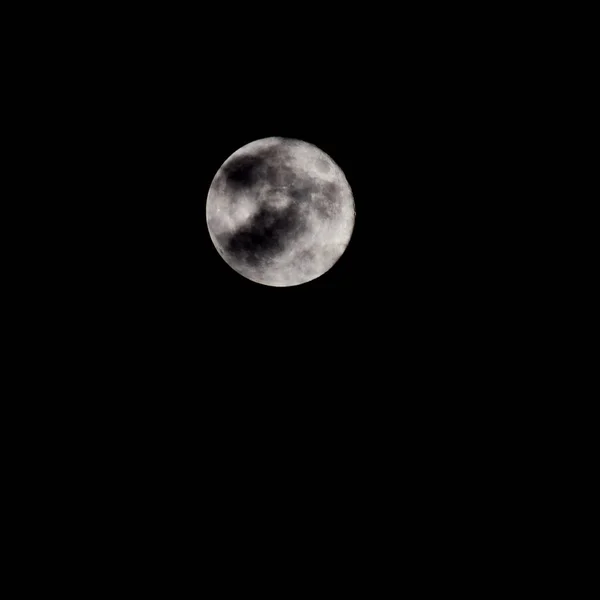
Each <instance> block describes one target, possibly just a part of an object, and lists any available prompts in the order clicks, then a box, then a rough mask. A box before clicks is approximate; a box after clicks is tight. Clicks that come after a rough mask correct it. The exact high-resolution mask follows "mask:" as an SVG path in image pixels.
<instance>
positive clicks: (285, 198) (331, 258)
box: [206, 137, 356, 287]
mask: <svg viewBox="0 0 600 600" xmlns="http://www.w3.org/2000/svg"><path fill="white" fill-rule="evenodd" d="M355 214H356V213H355V207H354V197H353V195H352V190H351V189H350V185H349V184H348V181H347V179H346V177H345V175H344V173H343V172H342V170H341V169H340V167H339V166H338V165H337V164H336V163H335V162H334V161H333V159H332V158H331V157H330V156H328V155H327V154H326V153H325V152H323V151H322V150H320V149H319V148H317V147H316V146H314V145H312V144H309V143H307V142H304V141H300V140H295V139H290V138H282V137H269V138H265V139H261V140H256V141H254V142H251V143H249V144H246V145H245V146H243V147H242V148H240V149H239V150H236V151H235V152H234V153H233V154H232V155H231V156H230V157H229V158H228V159H227V160H226V161H225V162H224V163H223V165H222V166H221V168H220V169H219V170H218V171H217V173H216V175H215V177H214V179H213V181H212V184H211V186H210V190H209V192H208V199H207V202H206V222H207V225H208V231H209V234H210V237H211V240H212V242H213V244H214V246H215V248H216V249H217V251H218V252H219V254H220V255H221V257H222V258H223V260H224V261H225V262H226V263H227V264H228V265H229V266H230V267H231V268H232V269H234V270H235V271H237V272H238V273H239V274H240V275H243V276H244V277H246V278H247V279H249V280H251V281H254V282H256V283H260V284H263V285H269V286H276V287H285V286H293V285H300V284H302V283H306V282H308V281H312V280H313V279H316V278H317V277H320V276H321V275H323V274H324V273H325V272H327V271H328V270H329V269H331V267H333V265H334V264H335V263H336V262H337V261H338V259H339V258H340V256H342V254H343V253H344V251H345V250H346V247H347V246H348V243H349V242H350V238H351V236H352V231H353V229H354V220H355Z"/></svg>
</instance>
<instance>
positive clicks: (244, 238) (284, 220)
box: [225, 205, 303, 265]
mask: <svg viewBox="0 0 600 600" xmlns="http://www.w3.org/2000/svg"><path fill="white" fill-rule="evenodd" d="M302 229H303V220H302V219H301V213H300V211H299V210H298V208H297V207H296V206H294V205H291V206H289V207H287V208H285V209H282V210H273V209H270V208H267V207H262V208H261V209H260V210H259V211H258V213H257V214H256V215H254V216H253V217H252V218H251V220H250V221H249V223H247V224H246V225H244V226H243V227H241V228H240V229H239V230H237V231H236V232H235V233H234V234H233V235H232V236H231V237H230V238H229V239H228V240H227V241H226V246H225V247H226V250H227V252H228V253H229V255H230V256H232V257H235V258H236V259H237V260H238V261H240V262H242V263H247V264H251V265H258V264H261V263H263V262H264V261H265V260H268V259H269V257H271V256H273V255H274V254H277V253H279V252H281V251H282V250H284V249H285V247H286V245H287V244H289V243H291V242H293V240H294V237H295V236H296V235H297V234H298V233H299V232H300V231H301V230H302Z"/></svg>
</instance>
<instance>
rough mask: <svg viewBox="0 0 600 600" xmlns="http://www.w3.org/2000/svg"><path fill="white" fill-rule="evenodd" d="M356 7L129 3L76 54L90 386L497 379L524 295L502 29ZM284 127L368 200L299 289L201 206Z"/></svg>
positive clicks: (389, 387)
mask: <svg viewBox="0 0 600 600" xmlns="http://www.w3.org/2000/svg"><path fill="white" fill-rule="evenodd" d="M362 17H363V16H362V15H360V16H359V17H357V18H358V21H357V20H356V18H354V20H353V21H352V20H350V21H348V22H347V23H344V24H343V25H342V24H341V23H335V22H332V23H327V22H325V21H319V23H318V24H315V22H314V21H312V20H310V19H308V20H303V19H301V18H297V16H295V17H293V18H291V17H290V18H286V21H285V23H286V26H285V27H283V28H279V29H278V28H273V27H272V26H271V25H268V24H267V23H270V21H268V20H265V21H264V22H263V21H262V20H261V19H260V18H257V16H256V15H253V19H252V21H250V22H251V23H252V26H250V25H247V24H246V22H245V20H244V19H243V18H242V17H238V19H237V20H236V22H237V23H238V26H237V27H234V26H232V25H231V24H230V23H229V22H227V25H225V21H224V20H223V18H221V17H218V16H215V15H211V16H210V18H209V17H208V16H206V15H201V14H195V13H194V14H193V15H188V16H185V15H179V14H178V15H172V14H169V15H165V14H163V13H160V14H158V13H157V14H151V13H148V14H145V16H144V17H143V18H142V16H140V15H137V14H136V15H122V16H121V18H120V19H119V20H118V21H117V22H113V24H112V26H111V28H110V30H107V31H102V32H101V35H99V34H98V33H97V32H96V35H97V36H98V37H96V38H95V41H94V42H93V43H92V44H91V45H92V47H93V49H92V51H90V52H86V53H82V56H81V57H80V58H78V59H77V60H78V62H77V69H75V70H70V71H69V77H71V83H72V84H74V85H73V88H74V93H73V94H72V96H70V97H69V99H68V102H69V103H70V104H69V106H70V107H71V108H72V110H73V114H76V115H77V116H78V119H79V128H78V132H77V136H76V138H75V139H76V141H75V142H74V144H73V146H74V148H73V150H74V154H77V153H78V152H79V153H80V156H79V157H78V158H77V163H78V164H80V163H81V165H82V166H81V169H80V173H81V174H82V175H83V177H81V181H82V187H81V190H82V195H83V196H85V197H86V199H87V198H91V199H93V200H92V201H86V203H85V204H86V207H85V208H84V209H82V211H83V212H84V213H85V219H84V218H82V219H81V221H85V223H86V226H85V227H81V226H79V227H78V228H77V229H78V235H80V236H81V238H83V239H82V243H84V244H86V247H89V245H90V240H93V242H92V243H91V246H92V252H91V254H88V253H82V256H81V257H80V258H79V260H80V269H79V276H80V278H81V279H78V278H77V277H76V278H75V280H76V281H77V282H79V281H81V282H85V283H82V285H81V286H78V288H77V289H78V291H77V293H76V294H75V299H74V300H73V301H72V306H73V308H74V310H77V311H79V312H80V313H81V315H82V317H81V319H82V323H83V325H82V329H81V331H82V333H81V336H82V339H83V340H84V342H82V343H85V340H88V341H89V340H92V343H94V344H95V346H96V348H97V356H98V357H99V359H98V360H97V361H96V362H94V363H93V365H92V368H94V369H96V368H100V372H101V373H105V374H106V375H101V376H99V377H98V378H97V380H95V381H97V385H99V386H100V388H101V389H103V388H104V387H106V389H112V390H115V389H116V390H118V392H119V394H122V393H124V394H131V395H134V396H135V397H136V398H137V400H135V401H134V402H133V407H132V408H131V409H130V412H131V414H137V412H136V411H137V410H138V406H139V404H140V403H143V402H145V400H141V398H150V397H152V398H155V397H159V398H160V397H162V398H166V397H171V398H190V399H191V398H193V399H198V400H189V402H190V403H187V402H188V400H185V401H183V400H182V402H185V403H184V404H182V405H181V407H180V408H181V410H182V411H183V412H184V413H186V414H189V415H193V414H194V411H195V410H196V409H197V410H199V411H204V410H207V411H221V410H222V411H224V414H225V413H227V411H228V410H229V409H227V407H228V406H231V407H232V408H231V410H232V411H233V414H235V415H249V414H253V415H254V416H256V415H259V414H265V415H271V416H270V417H269V419H267V420H270V419H271V418H272V415H273V414H274V412H273V411H278V410H283V411H284V412H285V411H288V410H289V411H291V412H290V413H289V414H298V415H304V416H306V417H307V418H313V419H314V418H318V419H320V418H321V417H316V415H321V416H324V415H325V414H326V415H328V417H327V418H329V419H335V418H338V416H339V415H341V414H347V415H353V418H357V419H359V418H367V417H371V418H373V419H375V420H379V419H381V418H382V417H381V415H385V414H387V413H388V412H389V413H390V414H392V413H394V412H395V411H397V410H398V409H400V410H401V411H408V412H411V411H421V410H423V411H424V412H425V413H428V411H429V409H426V408H425V406H424V405H423V404H422V402H421V401H420V399H422V398H427V399H428V402H432V403H433V405H434V408H432V410H433V411H434V414H436V415H438V417H439V419H440V423H442V422H443V421H444V419H446V418H447V417H448V416H449V415H450V414H454V413H455V414H456V415H460V414H462V412H463V411H466V410H469V408H468V407H469V406H470V402H471V401H475V400H471V399H472V398H479V397H481V395H482V394H497V393H500V392H499V390H501V388H502V385H503V383H502V381H503V377H502V374H501V372H502V369H503V366H502V365H503V361H504V352H505V345H506V335H507V333H506V332H507V330H508V329H507V328H510V315H511V310H512V308H511V307H512V306H513V305H514V303H515V302H518V301H519V298H518V296H516V295H515V294H514V292H512V291H509V290H508V289H507V288H506V286H505V284H504V282H505V280H506V278H507V276H509V275H510V273H508V271H509V270H510V267H509V266H508V264H509V262H510V261H509V262H507V260H506V259H507V257H510V255H511V253H512V252H513V250H512V247H511V239H510V235H512V234H506V232H505V229H504V228H503V224H504V223H505V222H506V220H507V219H513V220H514V217H515V214H516V212H515V211H516V210H517V209H516V206H515V205H514V204H512V202H514V200H513V198H514V197H515V189H514V188H513V189H510V186H511V185H512V182H511V181H509V179H507V177H506V176H505V174H506V173H507V172H509V171H515V170H518V169H519V168H521V165H519V164H518V161H517V159H515V158H514V155H513V153H512V146H513V145H514V142H513V140H512V137H511V136H512V133H511V132H512V114H513V105H514V104H516V103H517V100H518V98H516V97H515V95H514V94H513V92H511V91H510V90H509V89H508V88H507V87H506V86H505V85H504V84H503V81H504V78H505V77H506V70H507V69H508V68H509V67H507V66H506V60H505V55H504V54H503V52H504V49H505V48H506V44H504V45H503V44H498V43H496V42H495V41H494V39H495V37H497V35H498V31H497V29H495V27H494V25H493V21H492V20H490V19H488V18H486V17H484V16H482V17H481V20H480V21H479V25H478V26H477V27H473V25H472V21H468V20H465V18H464V15H459V14H454V13H453V14H451V15H448V14H446V15H441V14H440V13H439V12H436V13H435V14H432V13H428V12H427V11H425V13H421V14H417V13H416V11H415V12H413V13H412V14H408V13H406V14H403V16H402V18H401V19H400V20H395V21H394V20H393V19H391V17H389V18H387V17H385V16H378V17H377V18H376V19H375V21H374V22H369V20H368V19H367V20H366V21H365V22H362V21H361V19H362ZM371 19H372V18H371ZM257 20H258V21H260V23H261V25H255V24H256V22H257ZM88 33H89V31H87V30H81V32H80V35H81V36H82V37H83V38H85V37H86V36H87V34H88ZM88 43H89V41H88ZM68 50H69V52H71V55H72V50H73V48H68ZM268 136H286V137H294V138H298V139H302V140H305V141H307V142H310V143H313V144H315V145H317V146H318V147H320V148H321V149H322V150H324V151H325V152H327V153H328V154H329V155H330V156H331V157H332V158H333V159H334V160H335V161H336V162H337V163H338V165H339V166H340V167H341V168H342V170H343V171H344V173H345V174H346V177H347V179H348V181H349V183H350V185H351V187H352V190H353V193H354V197H355V203H356V225H355V230H354V234H353V236H352V239H351V242H350V244H349V246H348V248H347V250H346V252H345V253H344V255H343V256H342V257H341V258H340V260H339V261H338V263H337V264H336V265H335V266H334V267H333V268H332V269H331V270H330V271H329V272H327V273H326V274H325V275H323V276H322V277H320V278H318V279H317V280H315V281H313V282H309V283H307V284H304V285H301V286H297V287H290V288H271V287H267V286H260V285H258V284H255V283H253V282H250V281H247V280H246V279H244V278H243V277H241V276H240V275H238V274H237V273H236V272H235V271H233V270H232V269H231V268H230V267H228V266H227V265H226V264H225V262H224V261H223V260H222V259H221V258H220V257H219V255H218V253H217V252H216V251H215V249H214V247H213V245H212V243H211V241H210V238H209V235H208V231H207V227H206V218H205V202H206V196H207V193H208V189H209V187H210V184H211V181H212V178H213V177H214V175H215V173H216V171H217V170H218V169H219V167H220V166H221V164H222V163H223V162H224V160H225V159H226V158H227V157H229V156H230V154H231V153H232V152H234V151H235V150H237V149H238V148H240V147H241V146H243V145H244V144H246V143H248V142H250V141H253V140H256V139H259V138H263V137H268ZM90 142H91V143H90ZM84 181H85V182H84ZM83 182H84V183H83ZM90 207H91V210H89V208H90ZM117 382H118V383H117ZM115 386H116V388H115ZM456 396H459V397H460V398H463V401H464V402H465V405H464V406H463V407H462V408H460V407H457V406H456V405H451V404H449V398H450V397H456ZM402 398H405V399H408V400H405V401H404V400H402ZM199 399H202V400H199ZM194 403H196V404H194ZM156 406H160V404H158V405H156ZM157 410H159V409H158V408H157ZM188 411H189V413H188ZM159 412H160V411H159ZM171 416H173V417H174V415H171ZM194 418H195V417H194ZM240 418H242V417H240ZM427 418H428V419H429V418H430V417H427ZM456 418H457V419H460V417H458V416H457V417H456ZM242 420H243V418H242ZM383 420H385V418H384V419H383ZM382 423H383V421H382Z"/></svg>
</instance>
